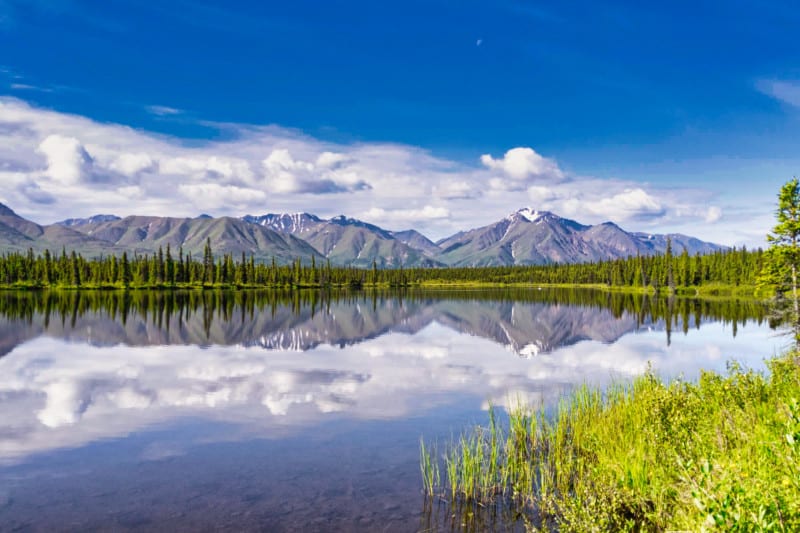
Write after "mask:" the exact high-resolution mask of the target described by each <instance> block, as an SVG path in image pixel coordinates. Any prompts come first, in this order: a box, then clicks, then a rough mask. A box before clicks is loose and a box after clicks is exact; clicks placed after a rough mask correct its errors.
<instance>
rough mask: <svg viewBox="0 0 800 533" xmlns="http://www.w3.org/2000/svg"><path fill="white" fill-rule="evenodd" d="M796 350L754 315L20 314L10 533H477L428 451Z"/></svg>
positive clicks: (2, 478)
mask: <svg viewBox="0 0 800 533" xmlns="http://www.w3.org/2000/svg"><path fill="white" fill-rule="evenodd" d="M785 342H786V339H784V338H781V337H778V336H776V335H775V333H774V332H773V331H772V330H770V329H769V327H768V326H767V324H766V322H765V320H764V310H763V308H762V307H761V306H760V305H759V304H756V303H753V302H748V301H738V300H716V301H702V300H692V299H666V298H664V299H655V298H649V297H643V296H632V295H610V294H603V293H598V292H591V291H566V290H558V291H555V290H527V291H520V290H514V291H507V290H494V291H439V292H430V291H429V292H424V291H412V292H402V293H392V292H386V293H381V292H377V293H369V292H359V293H348V292H336V293H321V292H294V293H292V292H285V293H281V292H256V291H250V292H218V291H204V292H200V291H195V292H172V293H168V292H135V293H116V292H96V293H92V292H66V293H14V292H5V293H0V529H3V530H5V529H8V530H15V529H21V530H39V531H52V530H86V529H99V530H133V529H139V530H152V529H161V530H198V529H206V530H208V529H215V530H217V529H230V530H243V529H249V530H265V531H315V530H317V531H335V530H345V531H350V530H351V531H376V530H386V531H415V530H421V529H431V528H432V529H442V530H447V529H450V528H451V527H453V526H456V527H461V525H460V524H459V523H458V522H455V523H453V522H451V521H450V520H449V518H448V517H447V514H446V513H444V514H443V515H439V514H436V513H434V514H433V515H430V514H428V513H427V512H425V510H424V509H423V498H422V494H421V491H420V477H419V464H418V454H419V448H418V446H419V439H420V436H422V435H424V436H425V438H426V439H427V440H435V439H438V440H441V441H445V440H447V439H449V438H450V437H451V436H452V435H453V434H457V433H459V432H460V431H462V430H463V429H465V428H466V427H468V426H469V425H470V424H474V423H484V421H485V418H486V412H485V410H486V408H487V406H488V405H489V403H490V402H491V403H493V404H495V405H497V406H501V407H502V406H504V405H508V404H509V402H513V401H520V400H521V401H525V402H528V403H531V404H534V405H543V406H545V407H547V406H549V405H553V403H554V402H555V401H556V400H557V399H558V398H559V397H560V396H561V395H563V394H565V393H567V392H568V391H569V390H571V389H572V388H573V387H575V386H576V385H579V384H581V383H584V382H589V383H594V384H598V385H603V384H606V383H608V382H609V381H610V380H626V379H630V378H631V377H633V376H635V375H637V374H639V373H641V372H643V371H644V370H645V369H646V368H647V366H648V364H651V365H652V366H653V367H654V368H655V369H656V370H657V371H658V372H659V373H661V374H662V375H664V376H668V377H676V376H684V377H685V378H687V379H693V378H694V377H696V376H697V375H698V372H699V371H700V369H702V368H707V369H716V370H724V368H725V365H726V363H727V361H729V360H731V359H736V360H738V361H740V362H742V363H743V364H745V365H748V366H753V367H757V368H759V367H762V366H763V359H764V358H765V357H769V356H771V355H772V354H774V353H776V352H777V351H779V350H780V347H781V345H782V344H784V343H785ZM472 527H476V528H477V527H480V528H494V529H499V530H503V529H507V528H510V529H514V528H519V527H520V525H519V524H513V523H512V524H509V523H503V522H499V523H493V524H480V525H479V526H476V525H474V524H473V525H472ZM467 529H469V527H468V528H467Z"/></svg>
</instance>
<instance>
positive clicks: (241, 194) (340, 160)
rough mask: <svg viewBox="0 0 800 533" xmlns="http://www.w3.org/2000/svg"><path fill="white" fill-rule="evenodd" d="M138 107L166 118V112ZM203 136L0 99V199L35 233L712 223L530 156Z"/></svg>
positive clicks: (672, 201) (262, 133) (281, 131)
mask: <svg viewBox="0 0 800 533" xmlns="http://www.w3.org/2000/svg"><path fill="white" fill-rule="evenodd" d="M150 107H151V108H153V107H155V108H156V109H157V110H159V111H160V112H161V113H162V115H163V114H165V113H166V116H169V114H170V113H178V112H179V110H174V109H172V108H166V107H165V106H150ZM211 126H213V127H215V128H217V129H224V130H225V132H226V135H225V138H226V139H228V140H225V141H219V140H210V141H206V142H202V143H196V142H192V143H186V142H185V141H183V140H182V139H179V138H174V137H166V136H163V135H157V134H151V133H148V132H144V131H141V130H135V129H132V128H129V127H127V126H124V125H117V124H108V123H99V122H95V121H93V120H91V119H88V118H86V117H82V116H77V115H69V114H65V113H59V112H56V111H52V110H46V109H41V108H38V107H35V106H32V105H30V104H28V103H26V102H24V101H22V100H19V99H14V98H0V182H2V183H3V185H4V187H3V188H2V190H0V201H2V202H5V203H9V204H10V205H11V206H12V207H13V208H15V209H16V210H17V211H18V212H20V213H23V214H25V215H27V216H30V217H31V218H34V219H35V220H38V221H41V222H52V221H55V220H58V219H62V218H67V217H69V216H86V215H91V214H94V213H96V212H111V213H115V214H117V215H121V216H124V215H129V214H155V215H172V216H196V215H197V214H198V213H200V212H203V211H207V210H213V212H214V213H215V214H218V215H232V216H239V215H242V214H244V213H246V212H249V213H265V212H270V211H271V212H281V211H298V210H303V211H310V212H315V213H317V214H318V215H320V216H335V215H339V214H346V215H350V216H359V217H362V218H364V219H365V220H367V221H369V222H372V223H375V224H378V225H383V226H384V227H387V229H395V230H399V229H406V228H408V227H413V228H415V229H419V230H421V231H424V232H426V233H428V234H429V235H430V236H431V237H433V238H439V237H444V236H446V235H448V234H450V233H452V232H454V231H458V230H462V229H466V228H472V227H477V226H480V225H483V224H488V223H490V222H493V221H495V220H497V219H499V218H502V217H503V216H505V215H507V214H508V213H510V212H512V211H515V210H516V209H518V208H519V207H522V206H523V205H525V204H529V203H532V204H533V205H534V206H535V207H537V208H539V209H548V210H551V211H554V212H556V213H559V214H562V215H565V216H569V217H572V218H575V219H577V220H579V221H581V222H586V223H596V222H602V221H605V220H613V221H615V222H621V223H626V225H627V226H628V227H629V229H644V228H642V226H649V227H652V226H655V225H659V226H664V225H672V226H675V225H676V224H677V225H680V224H683V225H694V226H692V227H693V229H694V230H699V228H698V227H697V225H698V224H710V223H713V222H715V221H717V220H719V219H720V218H721V217H722V210H721V208H720V207H719V206H713V204H712V200H713V195H712V193H711V192H709V191H707V190H702V189H694V190H672V189H669V190H667V189H660V188H657V187H652V186H650V185H648V184H646V183H640V182H634V181H631V180H618V179H609V178H601V177H585V176H576V175H571V174H569V173H567V172H566V171H565V170H563V169H562V168H561V166H560V165H559V162H558V161H556V160H555V159H553V158H551V157H547V156H546V155H542V154H539V153H538V152H536V150H534V149H533V148H530V147H517V148H512V149H510V150H508V151H507V152H505V153H504V154H502V155H501V156H492V155H490V154H484V155H483V156H479V155H478V154H476V155H475V157H474V159H472V161H467V162H462V161H455V160H452V159H447V158H442V157H437V156H435V155H433V154H431V153H430V152H429V151H427V150H424V149H422V148H419V147H415V146H409V145H402V144H391V143H333V142H325V141H321V140H318V139H315V138H313V137H310V136H308V135H304V134H303V133H302V132H298V131H296V130H290V129H286V128H281V127H279V126H253V125H242V124H216V125H209V127H211ZM228 133H229V134H230V135H227V134H228ZM54 198H55V199H57V201H56V202H55V203H53V201H52V200H53V199H54ZM693 233H695V234H697V233H698V231H694V232H693ZM699 236H701V237H702V234H700V235H699Z"/></svg>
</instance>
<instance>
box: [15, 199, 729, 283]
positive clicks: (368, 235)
mask: <svg viewBox="0 0 800 533" xmlns="http://www.w3.org/2000/svg"><path fill="white" fill-rule="evenodd" d="M668 239H671V241H672V246H673V250H674V251H675V253H680V252H682V251H683V250H686V251H687V252H688V253H689V254H692V255H693V254H696V253H710V252H713V251H716V250H721V249H724V248H725V247H723V246H720V245H717V244H713V243H709V242H704V241H701V240H699V239H696V238H694V237H690V236H686V235H681V234H669V235H654V234H647V233H635V232H628V231H625V230H623V229H622V228H620V227H619V226H617V225H616V224H614V223H612V222H605V223H603V224H597V225H594V226H591V225H584V224H580V223H578V222H576V221H574V220H570V219H566V218H563V217H560V216H558V215H556V214H554V213H551V212H547V211H536V210H534V209H531V208H523V209H520V210H518V211H515V212H513V213H511V214H509V215H508V216H507V217H505V218H503V219H502V220H499V221H497V222H494V223H492V224H489V225H486V226H483V227H479V228H474V229H469V230H465V231H461V232H458V233H456V234H455V235H452V236H450V237H447V238H444V239H441V240H439V241H438V242H433V241H432V240H430V239H428V238H427V237H426V236H424V235H423V234H421V233H420V232H418V231H416V230H413V229H409V230H404V231H390V230H387V229H384V228H381V227H379V226H377V225H374V224H370V223H367V222H364V221H361V220H357V219H354V218H348V217H345V216H338V217H334V218H331V219H323V218H320V217H318V216H315V215H313V214H309V213H295V214H265V215H246V216H244V217H241V218H234V217H219V218H214V217H210V216H208V215H201V216H198V217H196V218H174V217H155V216H128V217H124V218H121V217H118V216H115V215H109V214H102V215H95V216H92V217H89V218H70V219H67V220H64V221H61V222H58V223H55V224H51V225H39V224H37V223H35V222H32V221H30V220H26V219H25V218H23V217H20V216H19V215H17V214H16V213H15V212H14V211H13V210H12V209H10V208H9V207H7V206H4V205H2V204H0V251H3V252H7V251H21V252H24V251H27V250H28V249H33V250H34V251H35V252H43V251H44V250H45V249H48V250H50V251H51V252H56V253H58V252H60V251H61V250H62V248H65V249H67V250H69V251H71V250H75V251H77V252H79V253H81V254H83V255H84V256H87V257H96V256H99V255H109V254H117V255H119V254H121V253H122V252H123V251H127V252H128V253H140V254H151V253H154V252H156V251H158V249H159V248H162V249H165V248H166V247H167V246H168V245H169V246H170V247H171V248H172V250H173V253H176V254H177V253H178V250H179V249H182V250H183V252H184V254H186V255H188V254H191V255H192V256H193V257H195V258H200V257H202V253H203V248H204V246H205V243H206V241H207V240H210V242H211V246H212V248H213V250H214V253H215V254H223V253H224V254H231V255H233V256H234V257H235V258H238V257H240V256H241V255H242V254H244V255H245V256H247V257H250V256H253V257H254V258H255V259H256V260H257V261H262V262H267V261H271V260H273V259H274V260H275V261H276V262H278V263H282V264H285V263H288V262H291V261H293V260H295V259H298V258H299V259H301V260H303V261H306V262H307V261H311V260H312V258H313V260H316V261H318V262H319V261H330V262H331V264H334V265H348V266H355V267H361V268H368V267H371V266H372V265H373V263H374V264H376V265H377V266H378V267H379V268H397V267H401V266H402V267H444V266H508V265H535V264H549V263H578V262H588V261H599V260H604V259H614V258H622V257H628V256H631V255H637V254H640V255H652V254H658V253H663V252H664V251H665V250H666V247H667V240H668Z"/></svg>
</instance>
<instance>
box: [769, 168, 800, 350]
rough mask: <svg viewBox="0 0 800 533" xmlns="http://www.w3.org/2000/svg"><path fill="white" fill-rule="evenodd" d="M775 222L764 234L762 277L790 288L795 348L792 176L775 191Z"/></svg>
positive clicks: (798, 201)
mask: <svg viewBox="0 0 800 533" xmlns="http://www.w3.org/2000/svg"><path fill="white" fill-rule="evenodd" d="M775 218H776V220H777V224H776V225H775V227H773V228H772V232H771V233H770V234H769V235H767V241H768V242H769V243H770V247H769V249H768V250H767V254H765V255H766V262H765V270H764V271H763V276H762V279H763V278H766V279H767V280H768V281H771V282H773V283H777V285H778V291H779V292H785V291H791V309H792V310H791V316H790V317H789V318H790V320H791V327H792V331H793V332H794V336H795V344H796V347H800V301H798V295H797V268H798V262H800V182H799V181H798V179H797V178H793V179H791V180H789V181H788V182H786V183H785V184H784V185H783V187H781V190H780V192H779V193H778V209H777V211H776V212H775Z"/></svg>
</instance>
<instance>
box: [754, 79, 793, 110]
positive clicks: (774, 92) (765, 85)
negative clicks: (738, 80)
mask: <svg viewBox="0 0 800 533" xmlns="http://www.w3.org/2000/svg"><path fill="white" fill-rule="evenodd" d="M756 88H757V89H758V90H759V91H761V92H762V93H764V94H766V95H767V96H771V97H773V98H775V99H776V100H780V101H781V102H783V103H785V104H789V105H790V106H793V107H800V80H759V81H758V82H757V83H756Z"/></svg>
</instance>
